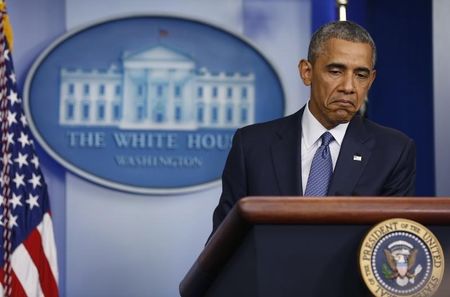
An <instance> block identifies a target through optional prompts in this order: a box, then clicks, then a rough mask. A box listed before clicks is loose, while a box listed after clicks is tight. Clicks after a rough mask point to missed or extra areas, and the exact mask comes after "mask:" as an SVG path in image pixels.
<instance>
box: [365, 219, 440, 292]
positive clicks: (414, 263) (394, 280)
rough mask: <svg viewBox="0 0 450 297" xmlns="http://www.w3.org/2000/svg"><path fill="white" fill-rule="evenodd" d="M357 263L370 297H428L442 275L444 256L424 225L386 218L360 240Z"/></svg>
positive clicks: (434, 289)
mask: <svg viewBox="0 0 450 297" xmlns="http://www.w3.org/2000/svg"><path fill="white" fill-rule="evenodd" d="M359 264H360V268H361V274H362V277H363V279H364V282H365V283H366V285H367V286H368V288H369V290H370V291H371V292H372V294H373V295H374V296H377V297H380V296H392V297H397V296H403V297H405V296H406V297H428V296H432V295H433V294H434V293H435V292H436V290H437V289H438V287H439V285H440V283H441V281H442V276H443V274H444V253H443V251H442V247H441V245H440V244H439V241H438V240H437V238H436V237H435V236H434V235H433V233H431V231H430V230H428V229H427V228H426V227H425V226H423V225H421V224H419V223H417V222H414V221H411V220H407V219H390V220H386V221H383V222H381V223H379V224H377V225H376V226H375V227H373V228H372V229H371V230H370V231H369V233H368V234H367V235H366V237H365V238H364V240H363V242H362V244H361V249H360V254H359Z"/></svg>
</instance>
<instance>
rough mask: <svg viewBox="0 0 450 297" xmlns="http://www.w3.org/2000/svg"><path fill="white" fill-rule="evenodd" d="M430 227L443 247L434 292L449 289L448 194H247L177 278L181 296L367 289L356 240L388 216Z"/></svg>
mask: <svg viewBox="0 0 450 297" xmlns="http://www.w3.org/2000/svg"><path fill="white" fill-rule="evenodd" d="M390 218H405V219H411V220H414V221H416V222H419V223H421V224H423V225H425V226H426V227H428V228H429V229H430V230H431V231H432V232H433V233H434V234H435V235H436V237H437V238H438V240H439V241H440V243H441V245H442V248H443V250H444V256H445V266H446V271H445V274H444V277H443V280H442V283H441V286H440V288H439V290H438V292H437V294H436V295H435V296H439V297H440V296H450V293H449V292H450V273H449V272H450V271H449V270H450V253H449V252H450V198H449V197H444V198H437V197H421V198H418V197H414V198H403V197H402V198H400V197H327V198H308V197H247V198H244V199H242V200H240V201H239V203H238V204H237V205H236V206H235V207H234V208H233V210H232V211H231V212H230V214H229V215H228V216H227V218H226V219H225V221H224V222H223V223H222V225H221V226H220V227H219V228H218V230H217V232H216V233H215V234H214V236H213V237H212V238H211V239H210V241H209V242H208V244H207V245H206V247H205V249H204V250H203V252H202V253H201V254H200V256H199V257H198V259H197V260H196V262H195V263H194V265H193V266H192V267H191V269H190V270H189V272H188V273H187V275H186V276H185V277H184V279H183V281H182V282H181V284H180V294H181V296H182V297H191V296H192V297H193V296H195V297H199V296H213V297H218V296H224V297H225V296H227V297H229V296H233V297H238V296H245V297H252V296H258V297H274V296H277V297H278V296H285V297H289V296H296V297H299V296H301V297H309V296H318V297H327V296H330V297H338V296H342V297H344V296H345V297H351V296H358V297H361V296H372V295H371V294H370V292H369V290H368V289H367V288H366V286H365V284H364V282H363V280H362V277H361V276H360V272H359V271H360V268H359V264H358V255H359V254H358V253H359V247H360V244H361V241H362V240H363V238H364V236H365V235H366V233H367V232H368V231H369V230H370V228H371V227H372V226H373V225H375V224H377V223H379V222H381V221H383V220H386V219H390Z"/></svg>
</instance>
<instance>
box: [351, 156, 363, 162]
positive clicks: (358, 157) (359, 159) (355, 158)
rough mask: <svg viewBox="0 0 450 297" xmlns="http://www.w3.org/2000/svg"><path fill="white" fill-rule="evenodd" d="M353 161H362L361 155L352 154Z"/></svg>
mask: <svg viewBox="0 0 450 297" xmlns="http://www.w3.org/2000/svg"><path fill="white" fill-rule="evenodd" d="M353 161H358V162H361V161H362V156H361V155H360V154H356V155H353Z"/></svg>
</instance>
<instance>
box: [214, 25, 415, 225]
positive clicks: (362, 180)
mask: <svg viewBox="0 0 450 297" xmlns="http://www.w3.org/2000/svg"><path fill="white" fill-rule="evenodd" d="M375 61H376V48H375V43H374V42H373V40H372V38H371V36H370V35H369V33H368V32H367V31H366V30H365V29H364V28H362V27H360V26H359V25H357V24H355V23H352V22H347V21H345V22H333V23H329V24H327V25H324V26H322V27H321V28H320V29H319V30H318V31H317V32H315V33H314V34H313V37H312V39H311V42H310V45H309V50H308V60H301V61H300V63H299V67H298V68H299V72H300V76H301V79H302V81H303V83H304V84H305V85H306V86H310V88H311V92H310V99H309V101H308V103H307V104H306V105H305V106H304V107H303V108H302V109H301V110H299V111H298V112H296V113H295V114H293V115H290V116H287V117H284V118H281V119H278V120H274V121H271V122H267V123H262V124H255V125H251V126H248V127H245V128H242V129H238V130H237V131H236V134H235V136H234V138H233V145H232V148H231V150H230V153H229V155H228V159H227V162H226V165H225V169H224V171H223V175H222V187H223V191H222V195H221V197H220V201H219V204H218V206H217V208H216V209H215V211H214V215H213V232H215V230H216V229H217V227H218V226H219V225H220V223H221V222H222V221H223V219H224V218H225V216H226V215H227V213H228V212H229V211H230V210H231V208H232V207H233V205H234V204H235V203H236V202H237V201H238V200H239V199H241V198H243V197H245V196H302V195H304V196H316V195H317V196H412V195H414V191H415V175H416V167H415V158H416V155H415V154H416V152H415V145H414V142H413V140H411V139H410V138H409V137H407V136H406V135H404V134H402V133H401V132H399V131H396V130H393V129H390V128H387V127H383V126H380V125H378V124H376V123H374V122H372V121H369V120H367V119H364V118H362V117H361V116H359V115H358V111H359V109H360V107H361V105H362V104H363V102H364V99H365V98H367V93H368V91H369V89H370V86H371V85H372V83H373V81H374V79H375V74H376V72H375V69H374V66H375ZM387 112H388V111H387Z"/></svg>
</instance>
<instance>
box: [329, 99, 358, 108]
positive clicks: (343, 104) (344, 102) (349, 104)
mask: <svg viewBox="0 0 450 297" xmlns="http://www.w3.org/2000/svg"><path fill="white" fill-rule="evenodd" d="M331 104H335V105H338V106H339V107H343V108H349V107H350V108H352V107H353V108H354V107H355V104H354V102H353V101H352V100H349V99H336V100H333V101H332V102H331Z"/></svg>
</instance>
